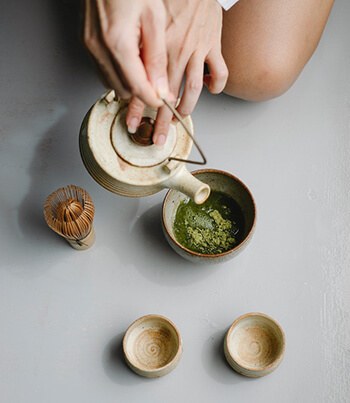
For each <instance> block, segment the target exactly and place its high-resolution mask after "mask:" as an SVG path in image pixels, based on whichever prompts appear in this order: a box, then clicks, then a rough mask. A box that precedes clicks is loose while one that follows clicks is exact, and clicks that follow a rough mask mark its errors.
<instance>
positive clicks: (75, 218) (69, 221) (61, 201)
mask: <svg viewBox="0 0 350 403" xmlns="http://www.w3.org/2000/svg"><path fill="white" fill-rule="evenodd" d="M94 213H95V207H94V204H93V202H92V199H91V197H90V195H89V193H88V192H87V191H86V190H84V189H82V188H80V187H78V186H75V185H68V186H66V187H63V188H59V189H57V190H56V191H54V192H53V193H51V194H50V195H49V196H48V197H47V199H46V201H45V204H44V217H45V220H46V223H47V225H48V226H49V227H50V228H51V229H52V230H53V231H55V232H56V233H57V234H59V235H61V236H62V237H64V238H65V239H66V240H67V241H68V242H69V244H70V245H71V246H72V247H73V248H75V249H79V250H83V249H87V248H89V247H90V246H92V244H93V243H94V240H95V233H94V228H93V219H94Z"/></svg>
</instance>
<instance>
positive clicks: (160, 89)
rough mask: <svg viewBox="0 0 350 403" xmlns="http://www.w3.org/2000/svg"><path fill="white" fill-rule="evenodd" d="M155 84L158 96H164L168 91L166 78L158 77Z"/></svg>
mask: <svg viewBox="0 0 350 403" xmlns="http://www.w3.org/2000/svg"><path fill="white" fill-rule="evenodd" d="M156 86H157V93H158V95H159V96H160V98H166V97H167V96H168V93H169V87H168V80H167V79H166V78H165V77H160V78H158V80H157V83H156Z"/></svg>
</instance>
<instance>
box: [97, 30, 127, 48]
mask: <svg viewBox="0 0 350 403" xmlns="http://www.w3.org/2000/svg"><path fill="white" fill-rule="evenodd" d="M103 40H104V42H105V44H106V46H107V47H108V49H109V50H111V51H117V52H120V53H123V52H125V51H126V50H127V49H128V39H127V38H125V35H124V34H123V32H122V31H121V30H120V29H119V27H118V26H116V25H113V26H112V27H110V28H108V29H107V30H106V31H105V32H103Z"/></svg>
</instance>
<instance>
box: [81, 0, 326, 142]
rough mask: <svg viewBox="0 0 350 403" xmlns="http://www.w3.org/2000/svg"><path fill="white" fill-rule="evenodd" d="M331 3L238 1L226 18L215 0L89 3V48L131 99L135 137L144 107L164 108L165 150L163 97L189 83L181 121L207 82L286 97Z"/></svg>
mask: <svg viewBox="0 0 350 403" xmlns="http://www.w3.org/2000/svg"><path fill="white" fill-rule="evenodd" d="M333 1H334V0H308V1H305V0H240V1H239V2H238V3H236V4H235V5H234V6H233V7H232V8H231V9H230V10H228V11H227V12H223V11H222V9H221V8H220V6H219V5H218V2H217V1H216V0H176V1H175V0H86V14H85V44H86V46H87V47H88V49H89V50H90V52H91V54H92V55H93V56H94V58H95V60H96V61H97V63H98V64H99V66H100V69H101V71H102V73H103V75H104V77H105V79H106V81H107V85H108V86H109V87H110V88H113V89H114V90H115V91H116V93H117V94H118V95H119V96H120V97H122V98H131V101H130V105H129V110H128V114H127V125H128V127H129V131H130V132H135V131H136V128H137V126H138V124H139V122H140V121H141V117H142V112H143V108H144V103H147V104H149V105H151V106H153V107H157V108H160V109H159V112H158V116H157V121H156V127H155V130H154V135H153V141H154V142H155V143H156V144H158V145H162V144H164V142H165V140H166V134H167V132H168V128H169V124H170V122H171V119H172V114H171V113H169V111H168V110H167V109H165V107H164V106H163V107H162V101H161V99H160V98H164V97H165V98H167V99H168V100H169V101H172V102H174V101H175V99H176V98H177V97H178V95H179V90H180V85H181V81H182V80H183V79H184V83H185V84H184V93H183V94H182V99H181V102H180V104H179V105H178V107H177V109H178V111H179V112H180V113H181V114H182V115H187V114H190V113H192V111H193V109H194V107H195V105H196V103H197V100H198V98H199V95H200V92H201V89H202V86H203V84H205V85H206V86H207V87H208V88H209V91H210V92H212V93H213V94H216V93H220V92H221V91H222V90H224V92H225V93H226V94H229V95H232V96H235V97H238V98H242V99H245V100H250V101H262V100H266V99H270V98H274V97H276V96H279V95H281V94H282V93H284V92H285V91H286V90H287V89H288V88H289V87H290V86H291V85H292V84H293V83H294V81H295V80H296V79H297V77H298V76H299V74H300V72H301V71H302V69H303V67H304V66H305V64H306V63H307V62H308V60H309V59H310V57H311V56H312V54H313V52H314V51H315V49H316V47H317V44H318V42H319V40H320V38H321V35H322V32H323V29H324V27H325V25H326V22H327V19H328V16H329V13H330V11H331V8H332V5H333ZM155 6H156V7H155ZM204 63H206V64H207V65H208V66H209V74H206V75H205V76H203V70H204Z"/></svg>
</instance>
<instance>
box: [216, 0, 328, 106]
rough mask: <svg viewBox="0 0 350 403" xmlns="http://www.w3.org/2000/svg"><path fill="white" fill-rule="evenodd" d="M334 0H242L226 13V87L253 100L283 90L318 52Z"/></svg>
mask: <svg viewBox="0 0 350 403" xmlns="http://www.w3.org/2000/svg"><path fill="white" fill-rule="evenodd" d="M332 5H333V0H308V1H305V0H264V1H261V0H240V1H239V2H238V3H237V4H236V5H235V6H233V7H232V8H231V9H230V10H228V11H227V12H225V13H224V23H223V35H222V52H223V55H224V58H225V61H226V64H227V67H228V69H229V78H228V81H227V84H226V87H225V90H224V92H225V93H226V94H229V95H233V96H235V97H238V98H242V99H245V100H250V101H263V100H266V99H270V98H274V97H277V96H279V95H281V94H283V93H284V92H285V91H286V90H287V89H288V88H289V87H290V86H291V85H292V84H293V83H294V81H295V80H296V79H297V77H298V76H299V74H300V72H301V71H302V69H303V68H304V66H305V64H306V63H307V62H308V60H309V59H310V57H311V56H312V54H313V53H314V51H315V49H316V47H317V45H318V42H319V40H320V38H321V35H322V32H323V29H324V27H325V25H326V22H327V19H328V16H329V13H330V11H331V8H332Z"/></svg>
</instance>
